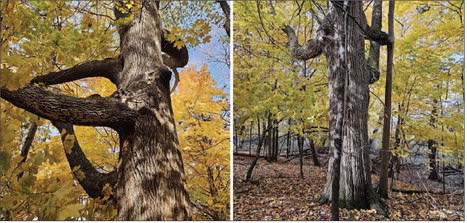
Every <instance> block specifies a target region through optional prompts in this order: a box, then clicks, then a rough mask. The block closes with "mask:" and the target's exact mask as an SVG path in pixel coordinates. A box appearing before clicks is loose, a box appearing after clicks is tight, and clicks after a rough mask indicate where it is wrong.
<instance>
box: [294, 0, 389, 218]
mask: <svg viewBox="0 0 467 223" xmlns="http://www.w3.org/2000/svg"><path fill="white" fill-rule="evenodd" d="M347 3H348V4H349V6H348V10H347V14H348V17H346V16H344V14H345V12H344V10H342V9H343V8H342V6H341V5H339V4H330V13H328V14H327V15H326V17H327V18H326V19H325V21H331V22H332V23H331V24H329V25H331V27H333V28H328V27H323V25H325V23H322V25H321V28H320V29H319V33H318V35H319V36H321V38H320V39H321V40H322V41H323V44H322V45H321V47H322V49H321V52H322V53H323V54H324V55H325V56H326V61H327V66H328V80H329V86H328V88H329V105H330V108H329V129H330V135H329V139H330V147H331V150H332V151H334V157H332V158H331V159H330V162H329V167H328V177H327V184H326V187H325V189H324V192H323V194H322V196H321V199H320V201H321V203H326V202H329V201H330V200H331V197H332V194H333V193H332V190H331V189H332V185H333V184H334V185H336V184H337V183H338V182H335V180H333V179H340V180H339V181H340V186H339V187H338V188H339V201H340V206H341V207H346V208H363V209H369V208H374V209H376V210H377V211H378V213H380V214H385V211H384V209H383V207H382V204H381V203H380V201H379V199H378V197H377V195H376V194H375V193H374V191H373V190H372V189H371V178H370V168H369V167H370V166H369V164H370V162H369V149H368V123H367V120H368V98H369V88H368V83H369V75H370V74H369V72H366V69H365V66H366V64H367V63H366V60H365V50H364V37H365V36H366V37H372V38H373V37H375V35H368V34H367V33H368V29H362V27H363V28H364V27H367V26H368V25H367V24H366V21H365V16H364V15H363V8H362V2H359V1H348V2H347ZM346 18H347V25H345V20H346ZM368 27H369V26H368ZM286 31H287V30H286ZM292 31H293V30H292ZM287 33H288V36H289V43H291V46H290V49H291V50H293V49H294V48H295V47H293V45H294V44H295V42H294V38H293V37H294V36H293V35H290V34H289V33H291V32H290V31H287ZM343 35H345V39H346V41H345V42H346V43H348V47H345V46H344V45H343V44H344V43H343V42H342V39H343ZM386 38H387V34H386ZM372 40H373V39H372ZM374 40H375V41H380V40H378V38H376V37H375V39H374ZM386 40H389V38H387V39H386ZM316 42H320V41H315V43H316ZM382 42H383V43H384V41H382ZM309 43H310V42H309ZM380 44H381V43H380ZM312 45H316V44H312ZM318 45H319V44H318ZM319 47H320V46H314V47H312V48H313V49H319ZM314 52H316V53H314V54H309V55H311V56H317V55H319V52H320V50H314ZM292 54H293V55H295V53H292ZM344 56H345V63H343V62H342V58H343V57H344ZM296 58H297V57H296ZM297 59H300V60H303V59H310V58H308V57H298V58H297ZM346 72H347V73H346ZM344 77H347V78H344ZM344 88H345V89H346V90H345V97H344V93H343V92H344V91H343V89H344ZM344 101H345V104H344ZM344 108H345V110H344ZM344 111H345V115H344V116H343V115H342V113H343V112H344ZM340 145H342V161H341V165H339V163H337V164H335V163H336V162H335V161H334V160H335V158H338V157H339V156H340V154H339V147H340ZM337 162H338V161H337ZM338 166H340V168H337V167H338ZM333 167H334V168H333ZM338 169H339V170H338ZM339 172H340V175H339ZM334 188H336V187H334ZM334 192H335V191H334ZM334 194H335V193H334Z"/></svg>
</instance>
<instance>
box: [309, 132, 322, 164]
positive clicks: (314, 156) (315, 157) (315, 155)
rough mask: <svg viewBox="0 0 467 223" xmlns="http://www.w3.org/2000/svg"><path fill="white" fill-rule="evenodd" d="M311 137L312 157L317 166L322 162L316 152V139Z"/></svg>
mask: <svg viewBox="0 0 467 223" xmlns="http://www.w3.org/2000/svg"><path fill="white" fill-rule="evenodd" d="M309 139H310V151H311V157H312V159H313V164H315V166H318V167H319V166H321V164H320V163H319V160H318V154H316V148H315V141H314V140H313V139H311V138H309Z"/></svg>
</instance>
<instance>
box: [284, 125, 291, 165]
mask: <svg viewBox="0 0 467 223" xmlns="http://www.w3.org/2000/svg"><path fill="white" fill-rule="evenodd" d="M288 122H289V123H288V124H289V129H288V131H287V151H286V154H285V157H286V158H287V159H288V158H289V153H290V118H289V121H288Z"/></svg>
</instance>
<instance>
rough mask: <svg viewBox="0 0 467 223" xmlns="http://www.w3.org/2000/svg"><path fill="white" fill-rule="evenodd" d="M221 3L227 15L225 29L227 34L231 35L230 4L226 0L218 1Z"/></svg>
mask: <svg viewBox="0 0 467 223" xmlns="http://www.w3.org/2000/svg"><path fill="white" fill-rule="evenodd" d="M216 2H218V3H219V4H220V6H221V8H222V11H223V12H224V15H225V23H224V29H225V32H227V35H228V36H229V37H230V6H229V4H227V2H226V1H216Z"/></svg>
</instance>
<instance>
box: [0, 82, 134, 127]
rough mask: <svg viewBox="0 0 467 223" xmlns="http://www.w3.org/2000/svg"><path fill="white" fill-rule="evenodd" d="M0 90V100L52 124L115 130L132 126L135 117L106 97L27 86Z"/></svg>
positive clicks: (125, 108) (125, 107)
mask: <svg viewBox="0 0 467 223" xmlns="http://www.w3.org/2000/svg"><path fill="white" fill-rule="evenodd" d="M0 90H1V91H0V96H1V98H3V99H5V100H7V101H9V102H10V103H12V104H13V105H15V106H17V107H20V108H23V109H25V110H27V111H29V112H31V113H34V114H36V115H38V116H40V117H42V118H46V119H49V120H52V121H59V122H66V123H70V124H75V125H87V126H108V127H112V128H115V129H118V128H120V127H122V126H124V125H125V124H132V123H133V121H134V119H135V117H136V114H135V112H134V111H132V110H131V109H130V108H128V107H127V106H126V105H124V104H122V103H120V102H118V101H116V100H113V99H112V98H109V97H106V98H101V97H88V98H76V97H71V96H65V95H60V94H54V93H52V92H50V91H46V90H44V89H42V88H40V87H37V86H34V85H30V84H28V85H26V86H25V87H23V88H20V89H18V90H14V91H11V90H8V89H6V88H5V87H1V88H0Z"/></svg>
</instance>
